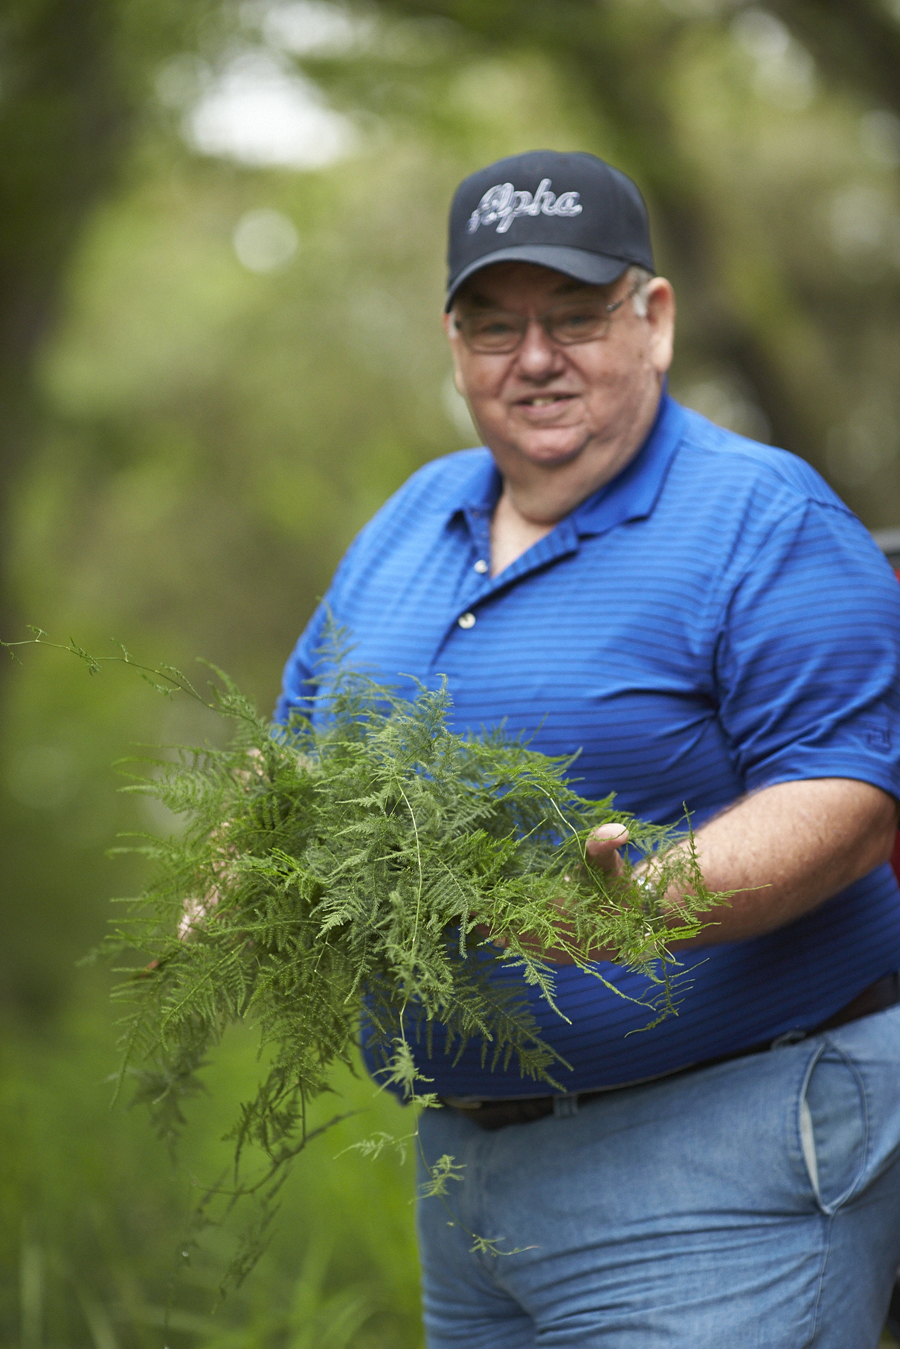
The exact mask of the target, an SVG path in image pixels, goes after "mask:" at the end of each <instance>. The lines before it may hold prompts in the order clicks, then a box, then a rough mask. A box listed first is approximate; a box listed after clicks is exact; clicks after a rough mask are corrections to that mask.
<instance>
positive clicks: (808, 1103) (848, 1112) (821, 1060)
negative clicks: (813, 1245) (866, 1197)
mask: <svg viewBox="0 0 900 1349" xmlns="http://www.w3.org/2000/svg"><path fill="white" fill-rule="evenodd" d="M798 1125H799V1131H800V1145H801V1148H802V1152H803V1160H804V1162H805V1163H806V1170H807V1174H808V1176H809V1181H810V1185H811V1186H812V1189H813V1193H814V1194H815V1197H816V1201H817V1203H818V1205H819V1207H820V1208H821V1210H822V1212H823V1213H828V1214H832V1213H836V1212H837V1210H838V1209H839V1208H840V1207H841V1205H842V1204H845V1203H846V1202H847V1200H848V1199H850V1198H852V1196H853V1195H854V1193H855V1192H856V1191H857V1189H858V1188H859V1186H860V1185H861V1183H862V1181H863V1178H864V1175H865V1168H866V1154H867V1150H868V1142H869V1117H868V1109H867V1105H866V1092H865V1087H864V1084H863V1081H862V1078H861V1077H860V1075H859V1073H858V1072H857V1070H856V1068H855V1067H854V1065H853V1063H852V1061H851V1060H850V1059H849V1058H847V1056H846V1055H845V1054H842V1053H841V1051H840V1050H839V1049H837V1048H836V1047H835V1046H834V1045H833V1044H831V1043H828V1042H826V1044H825V1045H824V1046H823V1048H822V1052H821V1053H820V1054H819V1055H818V1056H817V1057H816V1058H814V1059H813V1061H812V1063H811V1065H810V1067H809V1068H808V1070H807V1073H806V1077H805V1079H804V1083H803V1088H802V1090H801V1092H800V1104H799V1119H798Z"/></svg>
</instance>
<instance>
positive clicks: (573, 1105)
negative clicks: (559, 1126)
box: [553, 1096, 578, 1119]
mask: <svg viewBox="0 0 900 1349" xmlns="http://www.w3.org/2000/svg"><path fill="white" fill-rule="evenodd" d="M553 1113H554V1115H555V1116H556V1118H557V1119H569V1118H570V1117H571V1116H572V1115H577V1114H578V1097H577V1096H554V1098H553Z"/></svg>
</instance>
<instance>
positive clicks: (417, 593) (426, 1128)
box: [279, 151, 900, 1349]
mask: <svg viewBox="0 0 900 1349" xmlns="http://www.w3.org/2000/svg"><path fill="white" fill-rule="evenodd" d="M449 262H450V282H449V291H448V296H447V312H446V314H445V326H446V331H447V336H448V338H449V342H450V348H451V352H452V356H453V362H454V368H455V372H456V381H457V385H458V387H459V389H460V391H461V392H462V393H463V395H464V396H465V398H466V399H467V401H468V404H469V407H470V408H471V411H472V416H473V419H474V422H475V424H476V426H477V427H478V429H479V432H480V434H481V436H482V437H483V439H484V443H485V446H486V448H484V449H478V450H469V451H464V452H462V453H460V454H456V455H451V456H449V457H448V458H446V459H443V460H439V461H437V462H435V463H432V464H429V465H427V466H426V467H425V468H423V469H422V470H421V471H420V472H419V473H417V474H415V475H414V477H413V478H412V479H411V480H410V481H409V482H408V483H406V484H405V486H404V487H403V488H401V490H400V491H399V492H398V493H397V494H396V495H395V496H394V497H393V498H392V499H391V500H390V501H389V502H388V503H387V504H386V505H385V506H384V507H383V508H382V510H381V511H380V512H379V514H378V515H377V516H376V517H375V518H374V520H373V521H372V522H371V523H370V524H369V525H368V526H367V528H366V529H365V530H363V532H362V534H361V535H360V537H359V538H358V539H357V541H356V542H355V544H354V545H353V547H352V548H351V550H350V551H349V553H348V554H347V556H346V558H345V559H344V561H343V562H342V564H341V566H340V568H339V570H338V572H337V574H336V577H335V580H334V582H333V584H332V587H331V589H330V591H329V594H328V595H327V596H326V605H327V608H328V609H330V611H331V612H332V613H333V614H334V616H335V618H336V620H337V621H338V622H339V623H341V624H344V625H346V626H347V627H348V628H349V629H350V630H351V632H352V635H353V639H354V642H355V655H354V658H355V660H356V661H358V662H359V663H360V664H361V665H363V666H364V667H366V668H368V669H370V670H373V671H375V672H377V673H378V674H379V675H380V676H381V677H382V678H387V679H392V680H393V679H397V677H398V675H399V672H401V671H403V672H405V673H411V674H414V675H417V676H418V677H419V678H421V679H422V680H424V681H426V682H428V683H434V682H435V681H436V680H437V678H438V677H439V676H440V675H441V674H444V675H446V677H447V679H448V682H449V689H450V692H451V694H452V696H453V700H454V707H453V715H454V718H455V725H456V727H457V728H458V729H472V730H476V731H477V730H478V729H479V728H482V727H486V726H491V725H498V724H500V723H503V724H504V725H505V726H506V727H507V729H508V730H509V731H510V732H511V733H513V734H516V733H519V732H522V733H524V734H526V735H527V736H528V737H529V739H530V743H531V744H532V745H533V746H534V747H535V748H538V749H542V750H545V751H546V752H548V753H551V754H571V753H574V752H576V751H577V752H579V759H578V763H577V766H576V768H577V775H578V778H579V780H580V788H579V789H580V790H582V791H583V792H584V794H585V795H586V796H590V797H600V796H604V795H606V794H607V793H609V792H610V791H614V792H616V793H617V804H618V805H619V806H621V807H622V808H624V809H627V810H631V811H633V812H635V813H636V814H638V815H641V816H644V817H646V818H649V819H652V820H655V821H659V822H673V821H677V820H678V819H679V818H680V817H681V816H682V815H683V813H684V809H685V807H687V809H688V810H689V811H690V813H691V816H692V820H693V824H694V828H695V831H696V844H697V847H698V850H699V857H700V862H701V866H702V870H703V874H704V876H705V879H706V881H707V883H708V885H709V886H710V887H711V888H712V889H714V890H720V891H724V890H727V891H733V892H734V896H733V898H732V899H731V901H730V903H729V904H728V906H727V907H725V908H722V909H719V910H716V911H715V914H714V918H715V923H714V924H713V925H710V926H709V927H708V928H707V929H706V930H705V932H704V933H703V935H702V936H701V937H700V938H699V939H698V940H697V941H696V942H694V943H692V944H690V946H689V949H686V950H682V951H681V952H679V959H680V961H681V964H682V979H683V982H682V991H683V996H682V1001H681V1003H680V1006H679V1014H678V1016H677V1017H670V1018H668V1019H666V1020H664V1021H662V1022H661V1023H660V1024H659V1025H657V1026H655V1027H653V1028H652V1029H646V1024H647V1020H648V1016H647V1010H646V1006H645V1005H642V1003H643V1002H644V999H645V998H646V995H647V993H648V984H647V981H646V979H645V978H644V977H643V976H641V975H639V974H638V973H636V972H634V971H630V970H626V969H622V968H620V967H618V966H616V965H613V964H609V963H605V962H602V963H601V965H600V971H601V973H602V974H603V976H604V980H605V981H606V982H603V981H601V980H598V979H595V978H593V977H592V976H591V975H590V974H588V973H585V972H583V971H581V970H579V969H578V968H577V967H574V966H571V965H569V966H565V965H560V967H559V969H558V972H557V988H558V1007H559V1011H560V1012H561V1013H562V1016H560V1015H558V1014H557V1013H556V1012H555V1011H553V1010H552V1009H550V1008H548V1007H547V1006H546V1005H545V1004H543V1003H542V1002H541V1001H540V999H539V998H538V996H537V995H536V994H534V993H533V991H531V990H528V991H527V995H528V996H530V997H531V999H532V1010H533V1012H534V1015H535V1017H536V1019H537V1021H538V1023H539V1025H540V1027H541V1031H542V1034H543V1036H544V1037H545V1038H546V1039H547V1040H548V1041H549V1042H550V1043H551V1044H552V1045H553V1046H554V1047H555V1048H556V1049H557V1050H558V1052H559V1053H560V1055H561V1056H562V1058H563V1060H564V1061H565V1063H566V1064H567V1065H568V1067H567V1068H566V1069H564V1070H561V1074H562V1079H563V1080H562V1087H563V1090H562V1091H560V1092H557V1093H554V1094H536V1089H535V1084H534V1083H531V1082H526V1081H523V1080H522V1079H521V1078H519V1077H517V1075H516V1072H515V1068H514V1067H513V1066H510V1067H509V1068H508V1069H502V1068H498V1069H497V1070H496V1071H491V1069H490V1067H489V1066H485V1065H484V1064H483V1063H482V1060H481V1055H480V1052H479V1046H478V1045H470V1046H468V1047H467V1048H466V1050H465V1052H463V1053H462V1054H461V1055H454V1054H453V1053H452V1052H451V1053H449V1054H445V1053H443V1052H442V1047H441V1045H440V1041H439V1037H435V1040H434V1045H433V1047H432V1049H431V1052H430V1053H429V1052H428V1049H427V1046H426V1045H425V1044H424V1043H423V1044H422V1045H420V1047H419V1048H420V1064H421V1068H422V1072H423V1073H424V1074H426V1075H427V1076H428V1077H429V1078H431V1079H432V1080H433V1082H434V1090H435V1091H436V1092H437V1093H438V1094H439V1095H440V1097H441V1098H442V1100H443V1101H444V1102H445V1104H444V1106H443V1108H441V1109H438V1110H432V1111H426V1112H425V1115H424V1116H423V1119H422V1123H421V1126H420V1141H421V1147H422V1153H423V1158H424V1164H425V1165H426V1166H428V1165H431V1164H432V1163H433V1162H434V1161H436V1159H437V1158H439V1157H440V1156H442V1155H445V1154H448V1155H452V1156H453V1157H454V1158H455V1160H456V1162H457V1163H458V1164H459V1165H460V1166H461V1167H462V1170H461V1171H460V1172H459V1173H458V1174H459V1176H460V1179H459V1180H458V1181H456V1182H454V1183H452V1184H451V1193H450V1194H449V1196H448V1197H447V1200H446V1202H443V1201H441V1200H439V1199H434V1198H430V1199H426V1200H423V1201H422V1203H421V1204H420V1213H419V1231H420V1243H421V1253H422V1263H423V1275H424V1306H425V1322H426V1331H427V1343H428V1345H429V1346H430V1349H445V1347H447V1346H451V1345H453V1346H466V1347H467V1349H481V1347H482V1346H483V1347H484V1349H487V1347H488V1346H491V1349H526V1346H537V1345H542V1346H564V1345H565V1346H575V1345H579V1346H582V1345H592V1346H593V1345H597V1346H599V1345H603V1346H604V1349H653V1347H654V1346H663V1345H665V1346H667V1349H726V1346H727V1349H743V1347H744V1346H747V1349H749V1347H750V1346H764V1347H765V1349H800V1346H803V1345H806V1346H817V1349H824V1347H825V1346H829V1347H831V1349H867V1347H869V1346H872V1347H874V1346H875V1345H876V1344H877V1341H878V1337H879V1330H880V1325H881V1322H882V1319H883V1316H884V1313H885V1309H886V1306H887V1301H888V1294H889V1289H890V1285H891V1280H892V1275H893V1271H894V1269H895V1268H896V1265H897V1262H898V1258H900V1073H898V1071H897V1069H898V1060H900V1040H898V1032H900V1006H897V1005H896V1004H897V983H898V981H897V975H896V971H897V970H898V967H900V897H898V892H897V886H896V883H895V881H894V879H893V876H892V874H891V872H890V869H889V868H888V866H887V865H886V862H887V858H888V856H889V854H890V851H891V847H892V843H893V839H894V835H895V831H896V828H897V797H898V796H900V752H898V746H900V683H898V674H900V590H898V587H897V585H896V582H895V580H894V579H893V577H892V576H891V574H890V571H889V569H888V567H887V565H886V563H885V562H884V560H883V559H882V558H881V556H880V555H879V553H878V552H877V549H876V548H875V546H874V544H873V543H872V542H871V540H870V538H869V537H868V535H867V533H866V531H865V530H864V529H863V527H862V526H861V525H860V524H859V522H858V521H857V520H856V519H855V518H854V517H853V516H852V515H851V513H850V512H849V511H848V510H847V509H846V507H845V506H844V505H843V504H842V503H841V502H840V501H839V500H838V499H837V498H836V497H835V496H834V494H833V493H832V492H831V490H830V489H829V488H828V487H827V485H826V484H825V483H824V482H823V481H822V480H821V479H820V478H819V477H818V476H817V474H816V473H815V472H814V471H813V470H812V469H811V468H809V467H808V466H807V465H806V464H804V463H803V462H801V461H799V460H797V459H795V458H793V457H792V456H790V455H788V454H786V453H784V452H783V451H780V450H775V449H772V448H770V447H769V446H765V445H759V444H755V443H753V442H750V441H747V440H744V439H742V438H740V437H738V436H736V435H734V434H732V433H730V432H727V431H724V430H722V429H721V428H718V427H715V426H713V425H712V424H711V423H709V422H708V421H706V420H704V419H703V418H702V417H700V416H698V415H697V414H695V413H692V412H688V411H687V410H685V409H682V408H680V407H679V406H678V405H677V404H676V403H674V402H673V401H672V400H671V399H670V398H669V397H668V395H667V394H666V389H665V380H666V372H667V370H668V368H669V363H670V360H671V356H672V335H673V324H674V299H673V293H672V288H671V286H670V285H669V283H668V282H667V281H665V280H664V279H663V278H662V277H658V276H655V275H654V268H653V258H652V253H651V248H650V239H649V231H648V225H647V219H646V213H645V209H644V205H643V202H642V199H641V196H640V193H639V192H638V190H637V188H636V187H635V185H634V184H633V183H632V182H631V181H630V180H629V179H628V178H626V177H625V175H624V174H622V173H620V172H618V171H617V170H616V169H613V168H611V167H610V166H609V165H607V164H604V163H603V162H602V161H601V160H598V159H596V158H594V157H593V156H591V155H586V154H558V153H554V152H544V151H542V152H535V153H531V154H524V155H519V156H516V157H514V158H512V159H508V160H503V161H501V162H500V163H498V164H494V165H491V166H490V167H488V168H487V169H484V170H482V171H480V172H479V173H476V174H474V175H472V177H470V178H468V179H466V180H465V182H463V183H462V184H461V186H460V188H459V189H458V191H457V194H456V197H455V199H454V203H453V207H452V211H451V217H450V250H449ZM325 613H326V607H325V606H324V605H323V607H321V608H320V609H319V611H317V613H316V615H314V617H313V619H312V620H311V622H310V624H309V627H308V628H307V631H306V632H305V633H304V635H303V637H302V638H301V640H300V643H299V645H298V647H297V649H296V651H295V652H294V654H293V656H292V658H291V660H290V662H289V664H288V667H287V670H286V673H285V681H284V692H283V695H282V700H281V703H280V705H279V713H280V715H281V716H282V717H285V716H287V715H288V713H289V712H290V709H291V708H293V707H295V706H305V707H309V703H308V701H307V700H308V699H309V697H310V695H311V694H312V693H314V691H315V651H316V648H317V646H318V645H319V641H320V634H321V630H322V624H323V622H324V615H325ZM873 614H877V615H879V619H878V622H877V623H875V622H874V621H873V619H872V615H873ZM623 842H625V840H624V839H623V838H622V836H621V835H618V836H616V835H615V831H612V836H610V835H609V834H608V835H607V836H605V837H602V838H598V839H597V840H596V841H595V842H594V844H593V845H592V847H593V851H594V860H595V862H596V864H597V865H601V866H607V867H616V866H617V865H618V864H619V862H618V857H619V855H618V853H617V851H616V849H617V848H618V847H620V846H621V845H622V844H623ZM679 898H680V896H679V895H678V894H667V895H659V896H657V899H658V902H659V903H660V904H662V905H663V906H666V907H668V908H669V909H671V910H672V911H673V913H675V912H677V908H678V903H679ZM598 954H602V953H598ZM553 955H554V952H548V956H549V957H550V958H552V957H553ZM500 977H502V978H505V979H508V980H516V979H517V978H518V977H519V976H518V975H517V973H516V971H514V970H507V971H504V972H503V973H501V976H500ZM621 995H624V996H621ZM635 1031H641V1033H640V1034H634V1033H631V1032H635ZM473 1233H474V1234H477V1235H478V1236H479V1237H482V1238H485V1239H486V1240H487V1241H488V1242H490V1243H494V1245H495V1249H496V1250H499V1251H500V1253H499V1254H496V1253H486V1252H485V1251H484V1250H483V1249H479V1250H472V1249H471V1247H472V1240H471V1236H472V1234H473Z"/></svg>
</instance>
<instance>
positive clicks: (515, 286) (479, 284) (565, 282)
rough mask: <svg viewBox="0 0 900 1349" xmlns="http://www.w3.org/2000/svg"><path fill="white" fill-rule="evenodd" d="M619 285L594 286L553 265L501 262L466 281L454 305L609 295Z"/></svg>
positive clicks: (487, 305)
mask: <svg viewBox="0 0 900 1349" xmlns="http://www.w3.org/2000/svg"><path fill="white" fill-rule="evenodd" d="M615 285H616V282H615V281H612V282H610V283H609V284H608V285H605V286H594V285H590V284H589V283H588V282H586V281H579V280H578V278H577V277H574V276H567V275H566V273H565V272H558V271H556V270H554V269H553V268H552V267H541V266H539V265H538V264H536V263H530V262H497V263H494V265H493V266H490V267H483V268H482V269H481V270H480V271H478V272H477V273H476V274H475V275H474V276H473V277H470V278H469V280H468V281H465V282H463V284H462V286H461V287H460V290H459V293H458V294H457V296H456V299H455V302H454V307H456V306H458V305H461V306H463V307H464V308H466V307H467V308H475V309H483V308H488V307H491V306H495V305H496V304H497V303H498V302H499V301H501V300H502V301H503V302H504V303H506V304H508V303H510V302H511V301H516V300H520V301H524V302H526V303H527V301H528V300H529V299H531V298H533V297H535V296H538V297H540V298H542V299H552V298H555V297H559V298H560V299H565V298H566V297H567V296H569V295H593V294H606V292H607V291H609V290H611V289H612V288H613V286H615Z"/></svg>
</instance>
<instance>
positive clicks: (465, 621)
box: [456, 614, 475, 628]
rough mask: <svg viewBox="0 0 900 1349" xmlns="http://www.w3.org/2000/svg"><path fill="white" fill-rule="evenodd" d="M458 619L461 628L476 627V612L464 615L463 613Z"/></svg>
mask: <svg viewBox="0 0 900 1349" xmlns="http://www.w3.org/2000/svg"><path fill="white" fill-rule="evenodd" d="M456 621H457V623H458V624H459V626H460V627H461V628H474V626H475V615H474V614H463V615H462V616H461V617H460V618H458V619H457V620H456Z"/></svg>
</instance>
